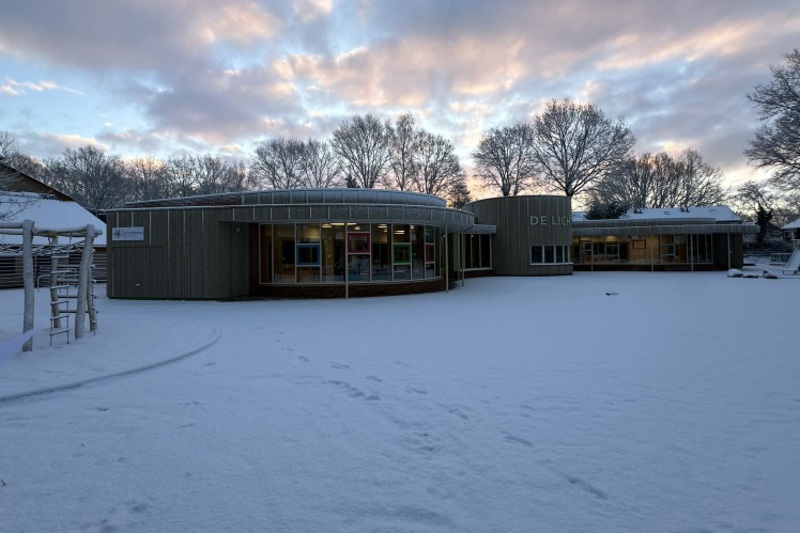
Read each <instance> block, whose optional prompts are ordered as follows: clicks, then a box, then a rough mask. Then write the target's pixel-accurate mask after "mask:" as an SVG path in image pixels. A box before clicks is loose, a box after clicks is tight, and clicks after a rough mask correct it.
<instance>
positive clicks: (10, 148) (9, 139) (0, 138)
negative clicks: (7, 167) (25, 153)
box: [0, 131, 17, 161]
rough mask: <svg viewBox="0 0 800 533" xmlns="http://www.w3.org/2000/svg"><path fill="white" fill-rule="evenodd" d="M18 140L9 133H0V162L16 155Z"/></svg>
mask: <svg viewBox="0 0 800 533" xmlns="http://www.w3.org/2000/svg"><path fill="white" fill-rule="evenodd" d="M16 151H17V150H16V139H15V138H14V136H13V135H11V134H10V133H9V132H7V131H0V161H4V160H5V159H6V158H7V157H9V156H10V155H12V154H13V153H16Z"/></svg>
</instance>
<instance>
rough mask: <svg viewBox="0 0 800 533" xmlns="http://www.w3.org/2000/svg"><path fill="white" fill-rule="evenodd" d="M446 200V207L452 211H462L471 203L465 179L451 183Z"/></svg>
mask: <svg viewBox="0 0 800 533" xmlns="http://www.w3.org/2000/svg"><path fill="white" fill-rule="evenodd" d="M446 198H447V205H448V206H450V207H452V208H453V209H464V206H465V205H467V204H468V203H470V202H471V201H472V198H471V197H470V193H469V187H468V186H467V180H466V178H465V177H462V179H460V180H456V181H454V182H453V183H452V185H451V186H450V189H449V190H448V191H447V196H446Z"/></svg>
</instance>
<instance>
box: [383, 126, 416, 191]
mask: <svg viewBox="0 0 800 533" xmlns="http://www.w3.org/2000/svg"><path fill="white" fill-rule="evenodd" d="M421 137H422V132H421V131H420V130H417V129H416V128H415V126H414V117H413V116H412V115H411V114H410V113H406V114H403V115H400V116H398V117H397V119H396V121H395V124H394V126H391V127H390V128H389V155H390V160H389V165H390V167H391V169H392V178H393V179H392V184H391V185H392V188H393V189H397V190H400V191H404V190H406V189H410V188H412V186H413V185H414V183H415V181H416V180H417V174H418V172H419V165H418V164H417V153H418V151H419V149H420V142H421Z"/></svg>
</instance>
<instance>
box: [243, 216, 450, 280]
mask: <svg viewBox="0 0 800 533" xmlns="http://www.w3.org/2000/svg"><path fill="white" fill-rule="evenodd" d="M436 238H437V233H436V228H435V227H433V226H424V225H413V224H390V223H374V224H370V223H358V222H349V223H344V222H325V223H322V224H262V225H261V227H260V229H259V254H260V264H259V266H258V272H259V282H260V283H303V284H305V283H320V282H322V283H343V282H345V281H348V282H354V283H364V282H389V281H410V280H417V279H433V278H435V277H436V276H437V275H438V268H437V265H438V248H437V244H436ZM345 274H346V275H345Z"/></svg>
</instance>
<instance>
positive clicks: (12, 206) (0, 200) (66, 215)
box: [0, 191, 106, 246]
mask: <svg viewBox="0 0 800 533" xmlns="http://www.w3.org/2000/svg"><path fill="white" fill-rule="evenodd" d="M3 214H8V216H7V218H5V220H4V221H5V222H22V221H23V220H33V222H34V224H35V226H36V227H42V228H48V229H59V228H75V227H77V226H86V225H89V224H92V225H93V226H94V227H95V230H100V231H103V234H102V235H98V236H96V237H95V239H94V245H95V246H105V245H106V236H105V227H106V224H105V222H103V221H102V220H100V219H99V218H97V217H96V216H94V215H93V214H91V213H90V212H89V211H87V210H86V209H84V208H83V207H81V205H80V204H78V203H77V202H74V201H64V200H59V199H57V198H55V197H54V196H51V195H40V194H35V193H25V192H6V191H0V215H3ZM67 240H68V237H62V239H61V244H67ZM80 240H82V239H76V238H74V237H73V243H74V242H76V241H80ZM33 243H34V244H42V245H46V244H49V242H48V239H47V237H41V236H35V237H34V239H33ZM3 244H22V236H21V235H3V234H0V245H3Z"/></svg>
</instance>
